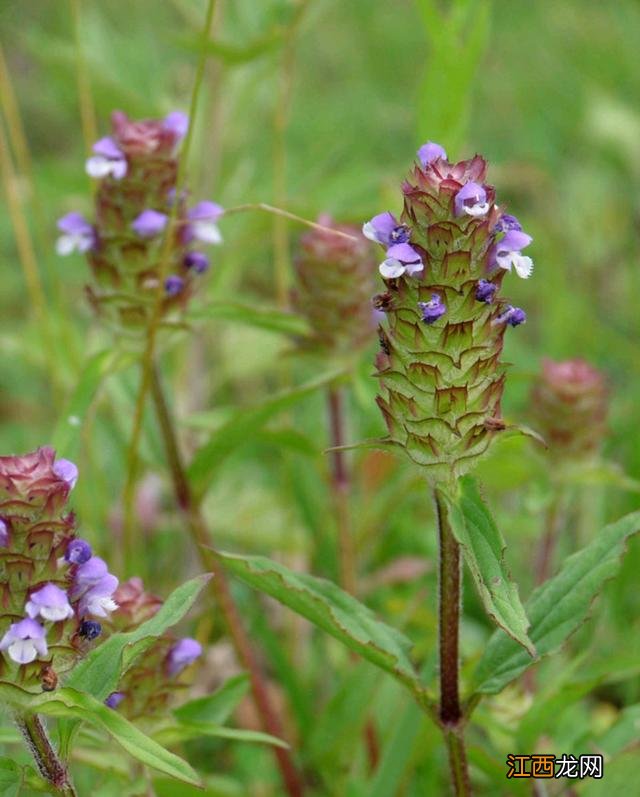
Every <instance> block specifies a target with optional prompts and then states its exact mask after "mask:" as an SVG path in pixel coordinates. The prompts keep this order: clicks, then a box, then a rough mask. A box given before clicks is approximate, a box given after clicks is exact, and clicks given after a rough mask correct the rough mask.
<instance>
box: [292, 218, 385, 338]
mask: <svg viewBox="0 0 640 797" xmlns="http://www.w3.org/2000/svg"><path fill="white" fill-rule="evenodd" d="M318 223H319V224H321V225H322V226H323V227H325V228H327V229H319V228H317V227H314V228H312V229H311V230H309V232H307V233H305V234H304V235H303V236H301V238H300V244H299V247H298V252H297V254H296V258H295V261H294V266H295V272H296V278H297V279H296V289H295V291H294V293H293V304H294V306H295V308H296V309H297V310H298V312H299V313H300V314H301V315H303V316H304V317H306V319H307V320H308V322H309V326H310V328H311V332H312V340H311V341H308V343H310V344H311V346H312V347H317V348H320V349H324V350H327V349H331V350H334V351H335V350H342V351H352V350H353V349H354V348H357V347H358V346H363V345H366V344H367V343H368V342H369V340H370V335H371V331H372V329H373V327H374V326H375V325H374V323H373V321H372V318H373V315H372V312H371V304H370V299H371V295H372V293H373V291H374V282H373V273H374V268H375V260H374V256H373V251H372V247H371V244H370V243H368V242H367V241H365V240H363V239H362V236H361V235H359V232H360V231H359V229H358V228H357V227H354V226H351V225H349V224H337V223H336V222H335V221H334V220H333V219H332V218H331V216H329V215H327V214H323V215H321V216H320V217H319V219H318ZM331 230H336V231H337V232H340V233H344V235H335V234H333V233H332V232H331ZM346 236H350V237H346Z"/></svg>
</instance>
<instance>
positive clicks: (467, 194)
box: [454, 181, 489, 216]
mask: <svg viewBox="0 0 640 797" xmlns="http://www.w3.org/2000/svg"><path fill="white" fill-rule="evenodd" d="M454 205H455V211H456V216H462V214H463V213H466V214H467V215H468V216H484V214H485V213H486V212H487V211H488V210H489V203H488V202H487V192H486V191H485V190H484V188H483V187H482V186H481V185H479V184H478V183H474V182H473V181H471V182H469V183H467V184H466V185H463V186H462V188H461V189H460V190H459V191H458V193H457V194H456V198H455V200H454Z"/></svg>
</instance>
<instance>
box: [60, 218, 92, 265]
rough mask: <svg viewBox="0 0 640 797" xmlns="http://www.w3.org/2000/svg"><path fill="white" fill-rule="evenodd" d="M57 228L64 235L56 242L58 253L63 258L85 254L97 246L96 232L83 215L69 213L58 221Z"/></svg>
mask: <svg viewBox="0 0 640 797" xmlns="http://www.w3.org/2000/svg"><path fill="white" fill-rule="evenodd" d="M57 227H58V229H59V230H60V232H61V233H62V235H59V236H58V239H57V241H56V252H57V253H58V254H59V255H61V256H62V257H64V256H66V255H70V254H72V253H73V252H79V253H80V254H84V253H85V252H88V251H89V250H90V249H93V247H94V246H95V245H96V231H95V230H94V228H93V226H92V225H91V224H89V222H88V221H87V220H86V219H85V217H84V216H83V215H82V214H81V213H75V212H73V213H67V215H66V216H62V218H60V219H58V223H57Z"/></svg>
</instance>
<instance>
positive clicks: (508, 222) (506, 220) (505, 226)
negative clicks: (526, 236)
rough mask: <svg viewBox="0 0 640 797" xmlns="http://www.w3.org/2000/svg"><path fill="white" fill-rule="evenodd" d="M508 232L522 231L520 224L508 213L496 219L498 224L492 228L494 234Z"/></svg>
mask: <svg viewBox="0 0 640 797" xmlns="http://www.w3.org/2000/svg"><path fill="white" fill-rule="evenodd" d="M509 230H518V231H520V230H522V226H521V225H520V222H519V221H518V219H517V218H516V217H515V216H511V215H510V214H509V213H505V214H504V215H503V216H500V218H499V219H498V223H497V224H496V226H495V227H494V228H493V231H494V232H508V231H509Z"/></svg>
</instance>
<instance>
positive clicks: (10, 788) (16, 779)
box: [0, 756, 23, 797]
mask: <svg viewBox="0 0 640 797" xmlns="http://www.w3.org/2000/svg"><path fill="white" fill-rule="evenodd" d="M22 780H23V775H22V767H21V766H20V765H19V764H17V763H16V762H15V761H14V760H13V759H12V758H5V757H4V756H2V757H0V794H1V795H3V797H17V795H18V794H20V786H21V784H22Z"/></svg>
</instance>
